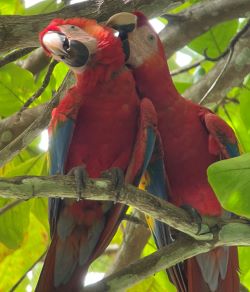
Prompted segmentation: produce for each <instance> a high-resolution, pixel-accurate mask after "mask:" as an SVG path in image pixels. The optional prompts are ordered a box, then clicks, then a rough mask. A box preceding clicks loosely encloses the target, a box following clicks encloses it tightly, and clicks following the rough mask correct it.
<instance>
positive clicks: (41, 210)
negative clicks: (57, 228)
mask: <svg viewBox="0 0 250 292" xmlns="http://www.w3.org/2000/svg"><path fill="white" fill-rule="evenodd" d="M31 212H32V213H33V214H34V215H35V216H36V218H37V220H39V221H40V223H41V224H42V225H43V226H44V227H45V228H46V231H47V232H48V233H49V222H48V199H47V198H35V199H33V200H32V207H31Z"/></svg>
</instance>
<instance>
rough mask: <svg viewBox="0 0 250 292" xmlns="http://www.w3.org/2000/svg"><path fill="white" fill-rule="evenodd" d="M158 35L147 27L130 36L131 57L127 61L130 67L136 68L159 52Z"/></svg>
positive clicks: (140, 28) (138, 29) (136, 30)
mask: <svg viewBox="0 0 250 292" xmlns="http://www.w3.org/2000/svg"><path fill="white" fill-rule="evenodd" d="M155 34H156V33H155V32H154V31H153V29H151V28H150V27H147V26H142V27H139V28H136V29H135V30H134V31H133V32H131V33H129V34H128V40H129V46H130V56H129V59H128V61H127V63H128V64H129V65H131V66H132V67H134V68H136V67H138V66H140V65H142V64H143V63H144V61H145V60H146V59H147V58H148V57H150V56H151V55H152V54H154V53H156V52H157V51H158V47H157V46H158V43H157V37H156V35H155Z"/></svg>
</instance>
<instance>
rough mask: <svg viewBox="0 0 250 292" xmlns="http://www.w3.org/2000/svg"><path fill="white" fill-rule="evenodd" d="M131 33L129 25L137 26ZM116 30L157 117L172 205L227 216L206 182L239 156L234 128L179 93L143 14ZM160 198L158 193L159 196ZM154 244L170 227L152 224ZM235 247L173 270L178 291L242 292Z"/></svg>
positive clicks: (116, 21) (120, 19) (124, 18)
mask: <svg viewBox="0 0 250 292" xmlns="http://www.w3.org/2000/svg"><path fill="white" fill-rule="evenodd" d="M133 24H134V26H135V27H136V28H135V29H134V30H133V31H127V27H131V25H133ZM107 25H109V26H112V27H115V28H116V29H118V30H119V31H120V33H121V34H122V39H126V42H127V46H128V47H129V49H130V55H129V58H128V60H127V63H128V64H129V65H130V67H131V68H132V71H133V75H134V78H135V80H136V86H137V88H138V92H139V94H140V95H141V96H144V95H145V96H147V97H148V98H149V99H150V100H151V101H152V103H153V104H154V106H155V108H156V111H157V115H158V127H159V132H160V135H161V138H162V143H163V149H164V157H165V160H164V161H165V169H166V173H167V177H168V180H169V187H170V194H169V201H170V202H172V203H173V204H175V205H177V206H182V205H183V206H184V205H186V206H187V205H188V206H191V207H193V208H195V209H196V210H197V211H198V212H199V213H200V214H202V215H209V216H223V213H224V211H223V210H222V208H221V206H220V203H219V202H218V200H217V198H216V196H215V194H214V192H213V190H212V189H211V187H210V185H209V183H208V180H207V168H208V166H209V165H210V164H212V163H213V162H215V161H218V160H219V159H226V158H230V157H235V156H238V155H239V149H238V144H237V140H236V137H235V134H234V132H233V130H232V129H231V128H230V127H229V126H228V125H227V124H226V123H225V122H224V121H223V120H222V119H220V118H219V117H218V116H216V115H215V114H213V113H212V112H211V111H210V110H208V109H207V108H205V107H202V106H200V105H197V104H194V103H193V102H191V101H190V100H186V99H185V98H183V97H182V96H181V95H180V94H179V93H178V92H177V90H176V88H175V86H174V84H173V81H172V79H171V76H170V72H169V69H168V66H167V61H166V57H165V52H164V48H163V45H162V43H161V41H160V39H159V37H158V35H157V34H156V33H155V31H154V30H153V28H152V27H151V25H150V24H149V22H148V20H147V18H146V17H145V16H144V15H143V14H142V13H141V12H135V13H133V14H130V13H120V14H116V15H114V16H112V17H111V18H110V19H109V20H108V22H107ZM155 194H156V193H155ZM154 236H155V238H156V244H157V245H158V246H162V245H164V244H166V243H168V242H169V235H168V234H167V232H166V228H164V227H163V226H162V224H160V223H159V222H156V223H155V225H154ZM237 270H238V256H237V248H236V247H230V248H228V247H221V248H216V249H215V250H213V251H211V252H208V253H205V254H201V255H198V256H196V257H195V259H190V260H188V261H187V262H186V263H185V265H184V267H182V266H180V265H178V266H176V267H175V268H174V269H171V270H170V278H172V281H173V282H174V283H175V285H176V287H177V288H178V291H190V292H198V291H199V292H200V291H202V292H205V291H223V292H230V291H232V292H237V291H239V277H238V275H237Z"/></svg>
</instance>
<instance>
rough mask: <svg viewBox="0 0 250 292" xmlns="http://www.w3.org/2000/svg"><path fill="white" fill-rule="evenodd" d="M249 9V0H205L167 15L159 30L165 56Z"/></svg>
mask: <svg viewBox="0 0 250 292" xmlns="http://www.w3.org/2000/svg"><path fill="white" fill-rule="evenodd" d="M249 10H250V1H249V0H237V1H235V0H205V1H201V2H199V3H198V4H196V5H192V6H191V7H190V8H188V9H186V10H184V11H183V12H180V13H179V14H176V15H174V17H173V15H167V16H166V18H167V19H169V23H168V25H167V26H166V28H165V29H163V30H162V31H161V32H160V38H161V39H162V41H163V44H164V46H165V47H166V52H167V56H168V57H171V56H172V55H173V53H174V52H175V51H177V50H179V49H181V48H182V47H184V46H185V45H186V44H188V43H189V42H190V41H191V40H193V39H194V38H196V37H197V36H199V35H201V34H203V33H204V32H206V31H208V30H209V29H210V28H211V27H213V26H214V25H216V24H219V23H221V22H224V21H227V20H232V19H235V18H239V17H247V16H248V15H247V13H248V11H249Z"/></svg>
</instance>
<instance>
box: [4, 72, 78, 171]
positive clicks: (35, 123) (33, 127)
mask: <svg viewBox="0 0 250 292" xmlns="http://www.w3.org/2000/svg"><path fill="white" fill-rule="evenodd" d="M74 82H75V80H74V77H73V74H72V73H69V74H68V75H67V77H66V78H65V80H64V82H63V83H62V85H61V86H60V88H59V90H58V91H57V93H56V94H55V96H54V97H53V99H52V100H51V101H50V102H49V103H47V104H45V105H41V106H39V107H37V108H36V110H34V111H32V110H28V109H27V110H25V111H24V112H22V113H17V114H16V115H15V116H12V117H10V118H8V119H7V120H4V122H3V121H1V123H0V127H3V130H4V129H5V130H4V131H3V133H2V134H1V142H2V141H3V142H5V144H3V145H6V141H7V140H8V141H9V142H8V144H7V145H6V146H5V147H4V148H2V147H1V148H2V150H1V151H0V166H2V165H4V164H5V163H6V162H8V161H10V160H11V159H12V158H13V157H14V156H15V155H17V154H18V153H19V152H20V151H21V150H22V149H23V148H25V147H26V146H28V145H29V143H31V142H32V141H33V140H34V138H36V137H37V136H38V135H39V134H40V132H41V131H42V130H43V129H44V128H46V127H47V126H48V124H49V121H50V117H51V111H52V110H53V108H54V107H55V106H56V105H57V103H58V101H59V100H60V98H61V97H62V96H64V95H65V92H66V91H67V90H68V89H69V87H71V86H72V84H73V83H74ZM39 109H40V110H42V112H40V113H39V114H37V116H38V118H37V119H35V120H33V118H34V114H36V113H38V111H37V110H39ZM26 111H27V112H30V111H31V113H32V115H30V116H28V118H27V114H25V113H26ZM23 115H24V116H23ZM22 117H25V119H22ZM12 122H14V124H19V123H20V124H19V125H18V128H19V130H15V127H13V124H11V123H12ZM30 122H32V123H31V124H30ZM26 127H27V128H26ZM24 128H26V129H25V130H24V131H22V132H20V129H22V130H23V129H24ZM12 131H13V132H12ZM15 131H16V132H15ZM19 133H20V134H19ZM16 134H19V135H18V136H15V135H16ZM10 141H11V142H10Z"/></svg>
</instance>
